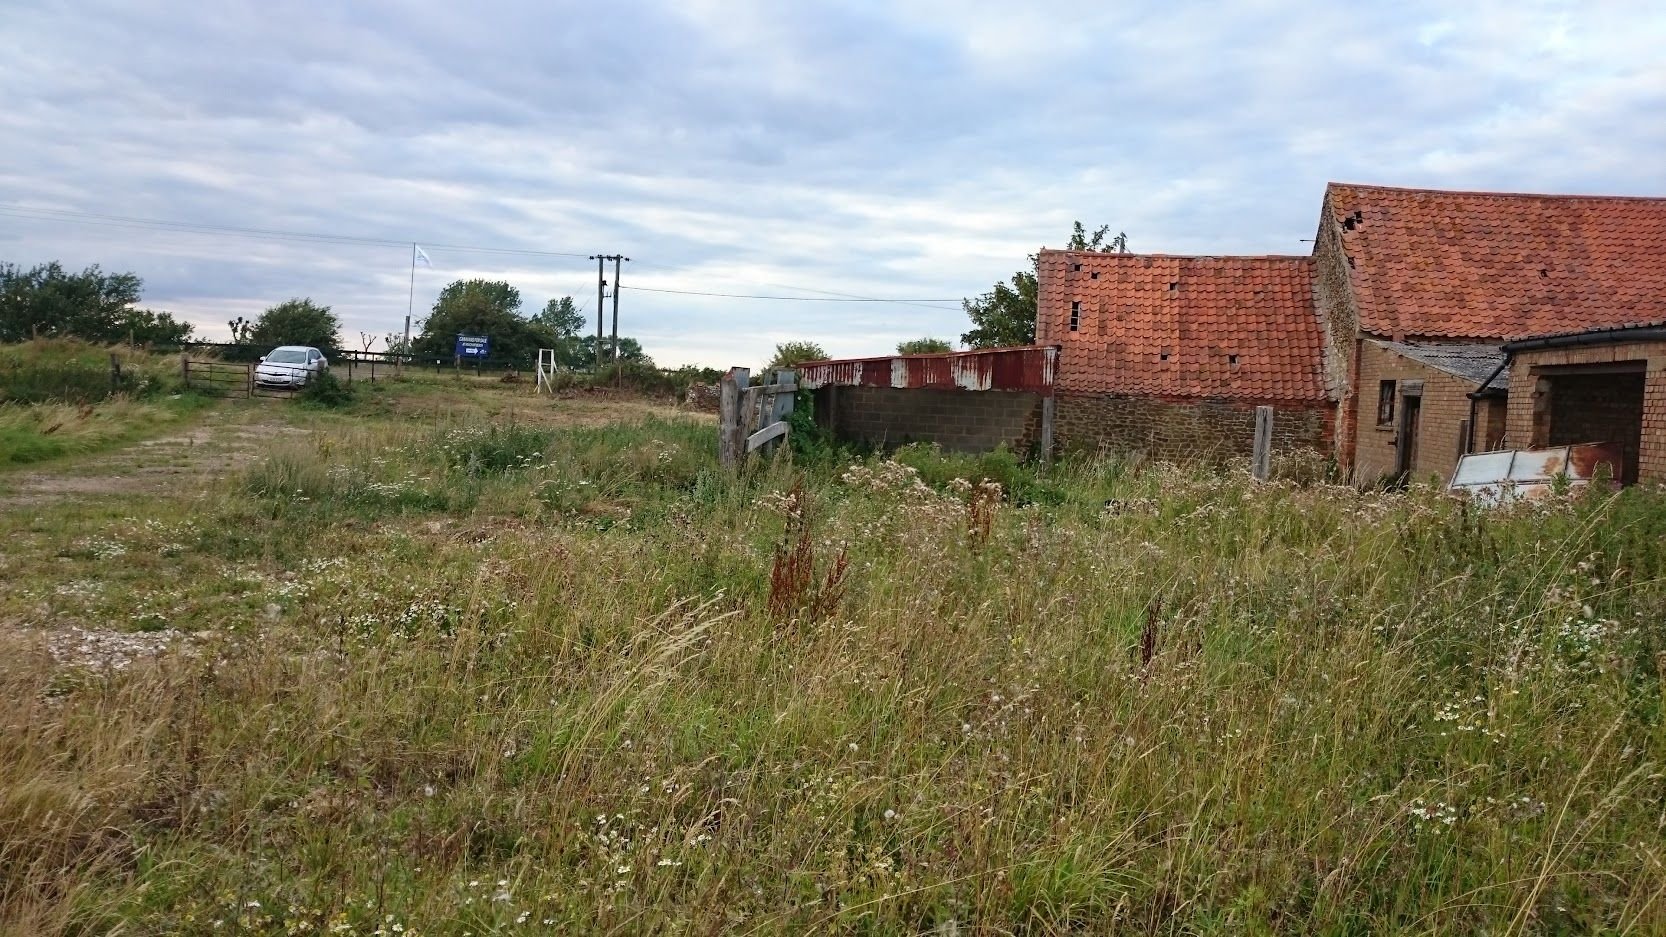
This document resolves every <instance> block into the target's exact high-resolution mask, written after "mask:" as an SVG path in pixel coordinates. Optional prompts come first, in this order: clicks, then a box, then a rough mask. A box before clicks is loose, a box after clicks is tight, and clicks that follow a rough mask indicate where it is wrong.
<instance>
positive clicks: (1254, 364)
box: [1036, 250, 1325, 402]
mask: <svg viewBox="0 0 1666 937" xmlns="http://www.w3.org/2000/svg"><path fill="white" fill-rule="evenodd" d="M1039 277H1040V292H1039V295H1038V297H1037V317H1036V344H1038V345H1054V344H1056V345H1061V346H1063V351H1062V352H1061V353H1060V355H1059V370H1058V378H1057V383H1058V387H1059V388H1060V389H1061V390H1067V391H1072V390H1073V391H1086V392H1097V393H1116V394H1138V395H1150V396H1164V397H1228V398H1237V399H1245V400H1260V401H1267V402H1272V401H1320V400H1324V399H1325V390H1324V382H1323V379H1322V378H1321V374H1320V368H1321V365H1320V362H1321V358H1322V355H1321V350H1322V348H1323V344H1324V338H1323V334H1322V333H1321V331H1320V327H1319V319H1318V316H1317V314H1316V313H1315V312H1314V308H1313V261H1312V259H1311V258H1307V257H1174V256H1167V255H1148V254H1100V253H1092V252H1084V251H1048V250H1044V251H1042V252H1041V257H1040V270H1039ZM1072 303H1079V304H1080V305H1079V306H1078V307H1077V308H1078V328H1077V330H1076V331H1074V332H1072V331H1070V317H1071V304H1072Z"/></svg>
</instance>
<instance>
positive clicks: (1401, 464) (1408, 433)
mask: <svg viewBox="0 0 1666 937" xmlns="http://www.w3.org/2000/svg"><path fill="white" fill-rule="evenodd" d="M1406 383H1407V384H1412V383H1414V382H1412V381H1407V382H1406ZM1415 383H1416V384H1418V385H1421V384H1422V381H1417V382H1415ZM1413 389H1414V388H1410V387H1408V388H1407V389H1406V392H1405V396H1403V397H1401V398H1400V425H1399V427H1398V428H1397V430H1396V432H1395V438H1394V474H1395V476H1397V477H1398V478H1399V479H1400V480H1401V481H1404V480H1406V479H1408V478H1410V477H1411V473H1412V472H1413V471H1414V470H1415V469H1416V468H1417V437H1418V429H1419V426H1420V425H1421V423H1422V417H1423V393H1422V391H1423V388H1422V387H1421V386H1418V387H1416V388H1415V390H1416V391H1417V393H1415V394H1414V393H1412V392H1411V391H1412V390H1413Z"/></svg>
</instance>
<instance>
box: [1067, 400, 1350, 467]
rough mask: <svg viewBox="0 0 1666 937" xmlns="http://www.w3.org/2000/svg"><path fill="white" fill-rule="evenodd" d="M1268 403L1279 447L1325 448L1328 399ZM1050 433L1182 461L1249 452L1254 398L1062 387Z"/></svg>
mask: <svg viewBox="0 0 1666 937" xmlns="http://www.w3.org/2000/svg"><path fill="white" fill-rule="evenodd" d="M1268 403H1270V404H1271V405H1272V407H1273V409H1274V417H1273V448H1274V449H1276V450H1280V451H1288V450H1294V449H1316V450H1320V451H1328V445H1329V432H1330V425H1331V420H1330V414H1331V410H1330V405H1329V404H1327V403H1324V402H1322V401H1303V402H1299V403H1282V404H1281V403H1278V402H1276V401H1268ZM1053 438H1054V439H1055V440H1057V443H1058V446H1059V447H1060V448H1061V449H1063V450H1065V451H1070V450H1082V451H1088V452H1094V451H1103V452H1118V453H1134V452H1138V453H1142V454H1144V455H1145V456H1147V457H1149V458H1153V459H1164V460H1168V461H1177V462H1178V461H1189V460H1193V459H1222V458H1227V457H1230V456H1248V455H1249V454H1250V452H1251V451H1252V450H1253V449H1254V447H1255V404H1254V403H1253V402H1245V401H1238V400H1228V399H1223V398H1204V399H1186V398H1175V399H1159V398H1153V397H1128V396H1120V395H1115V394H1065V393H1061V394H1060V395H1059V399H1058V409H1057V414H1056V416H1055V422H1054V430H1053Z"/></svg>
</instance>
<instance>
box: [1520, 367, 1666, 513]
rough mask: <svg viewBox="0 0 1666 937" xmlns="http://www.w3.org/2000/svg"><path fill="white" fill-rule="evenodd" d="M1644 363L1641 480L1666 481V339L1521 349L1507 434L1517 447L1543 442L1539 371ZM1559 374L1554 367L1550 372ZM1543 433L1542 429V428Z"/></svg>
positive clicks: (1638, 467)
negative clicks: (1537, 432) (1537, 422)
mask: <svg viewBox="0 0 1666 937" xmlns="http://www.w3.org/2000/svg"><path fill="white" fill-rule="evenodd" d="M1632 361H1642V362H1644V370H1643V432H1642V438H1641V440H1640V442H1639V446H1638V453H1637V478H1638V480H1639V481H1645V482H1666V342H1616V343H1613V344H1607V345H1585V346H1575V347H1569V348H1549V349H1539V350H1535V351H1522V352H1517V353H1516V355H1515V357H1514V358H1512V359H1511V361H1510V389H1511V392H1510V403H1509V415H1508V417H1507V420H1508V424H1507V428H1506V435H1507V436H1508V438H1509V439H1510V440H1511V445H1512V446H1517V447H1527V446H1532V445H1537V444H1541V443H1543V442H1544V440H1539V439H1535V436H1534V431H1535V415H1536V414H1537V415H1539V417H1540V423H1541V425H1542V422H1543V419H1542V418H1543V411H1544V407H1543V401H1542V395H1541V394H1540V392H1539V388H1538V383H1539V377H1540V376H1541V375H1540V374H1539V373H1535V372H1536V371H1537V370H1538V369H1555V368H1560V367H1566V366H1570V365H1612V364H1619V363H1622V362H1632ZM1550 373H1551V374H1554V370H1552V371H1551V372H1550ZM1541 435H1542V432H1541Z"/></svg>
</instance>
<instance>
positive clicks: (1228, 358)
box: [1226, 355, 1238, 364]
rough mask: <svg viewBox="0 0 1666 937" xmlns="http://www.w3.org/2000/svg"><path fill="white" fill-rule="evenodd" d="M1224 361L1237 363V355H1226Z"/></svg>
mask: <svg viewBox="0 0 1666 937" xmlns="http://www.w3.org/2000/svg"><path fill="white" fill-rule="evenodd" d="M1226 363H1227V364H1237V363H1238V356H1237V355H1227V356H1226Z"/></svg>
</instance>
